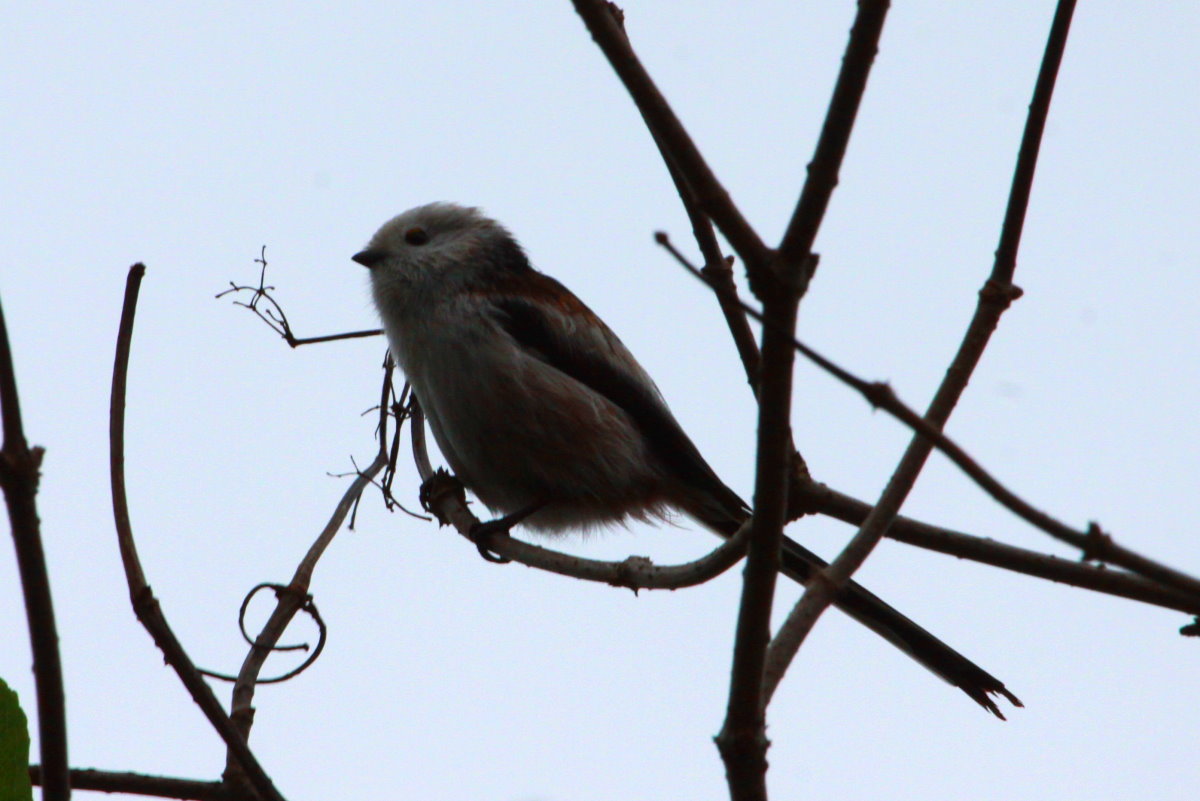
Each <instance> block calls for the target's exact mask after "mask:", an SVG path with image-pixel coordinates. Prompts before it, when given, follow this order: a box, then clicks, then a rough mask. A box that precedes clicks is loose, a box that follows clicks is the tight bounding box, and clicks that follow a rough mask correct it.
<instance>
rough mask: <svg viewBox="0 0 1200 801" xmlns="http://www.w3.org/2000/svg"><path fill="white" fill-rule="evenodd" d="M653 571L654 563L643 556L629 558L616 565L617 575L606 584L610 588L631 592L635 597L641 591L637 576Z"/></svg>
mask: <svg viewBox="0 0 1200 801" xmlns="http://www.w3.org/2000/svg"><path fill="white" fill-rule="evenodd" d="M653 569H654V562H652V561H651V560H650V559H649V558H648V557H645V556H629V557H626V558H625V559H624V560H623V561H621V562H618V563H617V573H616V575H615V576H613V578H612V581H610V582H608V583H609V586H612V587H625V588H627V589H630V590H633V594H634V595H637V594H638V590H639V589H641V583H640V582H639V581H638V576H639V575H641V574H648V573H649V572H650V571H651V570H653Z"/></svg>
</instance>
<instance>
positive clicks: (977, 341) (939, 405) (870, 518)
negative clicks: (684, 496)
mask: <svg viewBox="0 0 1200 801" xmlns="http://www.w3.org/2000/svg"><path fill="white" fill-rule="evenodd" d="M861 8H862V6H861V5H860V9H861ZM1073 9H1074V2H1073V0H1060V2H1059V6H1058V11H1057V12H1056V14H1055V21H1054V25H1053V26H1052V27H1051V31H1050V36H1049V41H1048V42H1047V46H1046V52H1045V55H1044V56H1043V58H1042V66H1041V69H1040V71H1039V77H1038V81H1037V85H1036V87H1035V89H1034V100H1033V102H1032V103H1031V105H1030V110H1029V118H1028V120H1027V122H1026V136H1025V137H1024V139H1023V140H1022V143H1021V148H1020V152H1019V153H1018V156H1017V170H1016V174H1015V175H1014V177H1013V187H1012V190H1011V192H1010V198H1017V200H1016V201H1010V203H1009V213H1008V214H1006V216H1005V222H1004V225H1003V227H1002V231H1001V239H1002V241H1009V240H1011V246H1010V249H1011V252H1012V253H1013V254H1015V253H1016V246H1017V241H1019V239H1020V233H1021V230H1020V229H1021V226H1020V222H1019V220H1023V219H1024V207H1025V206H1026V205H1027V204H1028V199H1029V185H1030V183H1031V182H1032V181H1033V172H1034V166H1035V165H1036V163H1037V148H1038V144H1039V142H1040V138H1041V131H1042V130H1043V128H1044V126H1045V118H1046V114H1047V112H1048V110H1049V107H1050V95H1051V94H1052V93H1053V90H1054V79H1055V76H1056V75H1057V74H1058V68H1059V65H1060V64H1061V59H1062V53H1063V49H1064V48H1065V46H1066V36H1067V32H1068V30H1069V28H1070V17H1071V12H1072V10H1073ZM1031 131H1032V132H1033V133H1032V134H1031V133H1030V132H1031ZM1017 207H1020V208H1019V209H1018V208H1017ZM1002 250H1003V249H1002ZM1000 254H1001V251H997V260H996V263H995V264H994V265H993V268H992V272H991V276H990V277H989V279H988V281H987V283H985V285H984V288H983V289H982V290H981V291H980V293H979V303H978V305H977V307H976V310H975V315H974V317H973V318H972V320H971V323H970V325H969V326H968V328H967V333H966V335H965V336H964V337H963V342H962V344H961V345H960V347H959V350H958V353H957V354H955V356H954V360H953V361H952V362H951V364H950V367H949V368H948V369H947V371H946V376H945V378H944V379H943V380H942V383H941V385H940V386H939V387H938V390H937V392H936V393H935V394H934V397H933V400H932V401H931V402H930V404H929V409H928V410H927V411H926V413H925V421H926V422H927V423H929V424H930V425H931V426H932V427H933V428H934V429H936V430H937V431H938V432H940V431H941V430H942V428H944V426H945V424H946V420H947V419H949V417H950V414H951V412H952V411H953V410H954V407H955V405H956V404H957V403H958V399H959V398H960V397H961V396H962V392H963V390H965V389H966V386H967V382H968V380H969V379H970V376H971V373H972V372H974V370H975V366H976V365H977V364H978V363H979V360H980V358H981V357H982V356H983V351H984V349H985V348H986V347H987V344H988V341H989V339H990V338H991V334H992V332H993V331H994V330H995V328H996V325H997V323H998V322H999V320H1000V315H1001V314H1003V312H1004V311H1005V309H1007V308H1008V305H1009V303H1010V302H1011V301H1012V300H1013V299H1014V298H1015V297H1016V296H1019V290H1017V289H1016V288H1015V287H1013V286H1012V284H1011V283H1010V280H1009V279H1010V278H1011V274H1012V271H1011V269H1008V270H1006V269H1005V268H1004V266H1002V265H1001V263H1000ZM933 445H934V444H933V440H932V439H931V438H930V437H928V436H926V435H925V434H922V433H918V434H916V435H915V436H914V437H913V439H912V441H911V442H910V443H909V445H908V448H907V449H906V450H905V452H904V455H903V456H902V457H901V459H900V463H899V464H898V465H897V466H896V470H895V472H894V473H893V474H892V477H891V479H890V480H889V481H888V484H887V487H886V488H885V489H884V491H883V493H882V495H881V496H880V498H879V501H878V502H877V503H876V504H875V508H874V509H872V510H871V512H870V513H869V514H868V515H867V519H866V520H864V521H863V523H862V527H861V528H859V530H858V533H857V534H855V535H854V537H853V539H851V540H850V543H849V544H847V545H846V547H845V548H844V549H843V550H842V553H841V554H839V555H838V557H837V558H836V559H835V560H834V561H833V562H832V563H831V564H830V565H829V567H828V568H826V569H825V571H824V575H823V577H822V578H823V580H820V581H814V582H813V583H812V584H810V585H809V587H808V588H807V589H806V590H805V592H804V595H803V596H802V597H801V599H800V601H799V602H798V603H797V604H796V606H795V608H794V609H793V610H792V612H791V613H790V614H789V615H788V619H787V621H785V623H784V624H783V626H781V628H780V630H779V632H778V633H777V635H776V638H775V642H773V643H772V646H771V655H770V658H769V663H770V667H769V670H770V671H771V676H772V679H773V682H774V683H773V684H772V685H771V687H770V688H769V689H768V697H769V695H770V692H772V691H773V689H774V687H775V686H777V685H778V681H779V679H780V678H782V675H783V673H784V671H785V670H786V667H787V665H788V664H789V663H790V662H791V660H792V658H793V657H794V656H795V654H796V652H797V651H798V650H799V648H800V645H801V644H802V643H803V641H804V638H805V637H806V636H807V635H808V632H809V631H811V629H812V626H813V624H814V623H815V622H816V620H817V618H818V617H819V616H820V615H821V613H822V612H824V611H825V609H827V608H829V605H830V603H831V602H832V601H833V598H834V595H835V594H836V592H837V590H838V589H839V588H840V587H842V586H844V585H845V583H846V582H847V581H849V579H850V576H851V575H852V574H853V573H854V571H855V570H857V569H858V567H859V566H860V565H862V563H863V561H865V560H866V558H867V556H869V555H870V553H871V551H872V549H874V547H875V545H876V544H877V543H878V542H879V540H880V539H881V538H882V537H883V535H884V534H885V533H886V532H887V529H888V527H889V526H890V525H891V523H892V521H893V520H894V519H895V517H896V515H897V514H898V513H899V511H900V506H901V505H902V504H903V503H904V500H905V499H906V498H907V497H908V493H909V492H910V491H911V490H912V487H913V485H914V484H915V483H916V480H917V476H918V475H919V474H920V472H921V468H922V467H924V465H925V461H926V459H928V457H929V454H930V453H931V452H932V450H933Z"/></svg>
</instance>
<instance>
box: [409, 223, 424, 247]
mask: <svg viewBox="0 0 1200 801" xmlns="http://www.w3.org/2000/svg"><path fill="white" fill-rule="evenodd" d="M404 241H405V242H407V243H408V244H410V245H424V244H425V243H426V242H428V241H429V234H427V233H426V232H425V229H424V228H422V227H420V226H419V225H418V226H413V227H412V228H409V229H408V230H407V231H405V232H404Z"/></svg>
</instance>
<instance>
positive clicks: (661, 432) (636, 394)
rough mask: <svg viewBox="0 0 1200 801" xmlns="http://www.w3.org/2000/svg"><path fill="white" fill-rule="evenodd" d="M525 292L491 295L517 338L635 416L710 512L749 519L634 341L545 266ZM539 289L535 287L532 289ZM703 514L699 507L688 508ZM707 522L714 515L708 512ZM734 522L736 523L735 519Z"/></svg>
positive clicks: (524, 287) (499, 314) (500, 317)
mask: <svg viewBox="0 0 1200 801" xmlns="http://www.w3.org/2000/svg"><path fill="white" fill-rule="evenodd" d="M532 275H533V276H535V280H534V281H532V282H529V281H528V278H529V275H525V276H522V282H521V288H522V290H523V291H522V292H521V294H516V293H494V294H492V295H491V296H490V300H491V305H492V307H493V308H494V309H495V314H494V315H493V317H494V319H495V320H496V322H497V323H498V324H499V325H500V327H501V328H502V329H503V330H504V331H505V332H507V333H508V335H509V336H511V337H512V338H513V339H514V340H515V341H516V342H517V344H518V345H520V346H521V347H522V348H524V349H525V350H526V351H527V352H529V353H531V354H533V355H535V356H536V357H537V358H538V359H540V360H541V361H543V362H545V363H546V364H548V365H550V366H551V367H553V368H555V369H556V370H558V371H559V372H561V373H563V374H564V375H566V376H569V377H570V378H572V379H574V380H576V381H578V382H579V383H581V384H583V385H584V386H586V387H588V388H589V389H591V390H592V391H593V392H595V393H596V394H598V395H600V396H602V397H604V398H606V399H607V400H609V401H610V402H612V403H613V404H614V405H615V406H617V407H618V408H619V409H621V410H622V411H624V412H625V413H626V414H627V415H629V417H630V419H632V420H633V422H634V424H635V425H636V426H637V427H638V430H639V431H641V433H642V435H643V436H644V437H645V438H646V441H647V442H648V443H649V444H650V448H651V452H652V453H654V455H655V456H656V457H658V458H659V459H660V460H661V461H662V462H663V464H664V465H665V466H666V467H667V468H668V470H669V471H670V474H671V475H672V476H674V477H675V478H677V479H678V480H679V482H680V485H681V487H686V488H689V489H691V490H698V491H699V492H698V493H697V497H698V498H700V497H702V498H704V499H705V503H704V505H705V506H708V507H712V506H714V501H715V508H710V509H706V510H704V511H705V512H706V515H705V516H711V515H713V514H717V515H718V516H720V517H722V518H729V519H731V520H732V519H733V518H736V519H737V520H739V521H740V520H741V519H744V517H745V514H746V510H747V507H746V504H745V502H744V501H742V499H741V498H739V497H738V495H737V493H735V492H734V491H733V490H731V489H729V488H728V487H727V486H725V484H724V483H723V482H722V481H721V479H720V478H718V477H717V474H716V473H715V472H714V471H713V469H712V468H711V467H709V465H708V462H706V461H704V457H703V456H701V455H700V451H699V450H698V449H697V448H696V446H695V445H694V444H693V443H692V441H691V439H690V438H689V437H688V435H687V434H686V433H685V432H684V430H683V428H682V427H680V425H679V423H678V422H676V420H675V417H674V416H673V415H672V414H671V411H670V409H668V408H667V404H666V402H665V401H664V400H663V399H662V396H661V395H660V394H659V391H658V388H657V387H656V386H655V385H654V382H653V381H652V380H651V379H650V376H649V375H647V374H646V371H645V370H643V369H642V366H641V365H640V364H638V363H637V360H636V359H634V357H633V354H631V353H630V352H629V350H628V348H626V347H625V345H624V344H623V343H622V342H621V340H620V339H618V338H617V335H616V334H614V333H613V332H612V331H611V330H610V329H609V328H608V326H607V325H605V324H604V322H603V321H602V320H601V319H600V318H599V317H597V316H596V315H595V313H593V312H592V310H591V309H589V308H588V307H587V306H585V305H584V303H583V301H581V300H579V298H577V297H575V295H573V294H572V293H571V291H570V290H568V289H567V288H566V287H564V286H563V285H562V284H560V283H558V282H557V281H555V280H554V279H553V278H550V277H549V276H547V275H544V274H542V273H538V272H533V273H532ZM531 288H532V289H533V291H534V292H536V294H530V291H529V290H530V289H531ZM687 511H688V512H689V513H692V514H697V516H699V514H698V510H696V509H691V508H689V509H687ZM702 522H708V521H705V520H703V519H702ZM735 528H736V526H735Z"/></svg>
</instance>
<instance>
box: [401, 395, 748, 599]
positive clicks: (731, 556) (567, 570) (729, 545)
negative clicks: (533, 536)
mask: <svg viewBox="0 0 1200 801" xmlns="http://www.w3.org/2000/svg"><path fill="white" fill-rule="evenodd" d="M409 419H410V420H411V421H412V434H411V436H412V447H413V461H414V463H415V464H416V465H417V472H418V473H419V474H420V476H421V482H422V488H421V493H422V497H423V498H424V500H425V502H426V504H427V505H428V507H429V508H430V510H431V511H432V512H433V513H434V514H435V515H436V516H437V518H438V520H439V521H440V522H442V523H443V525H446V524H448V525H451V526H453V527H454V529H455V530H456V531H458V533H459V534H461V535H462V536H463V537H465V538H466V539H468V540H470V541H471V542H474V543H475V544H477V545H479V546H481V547H482V548H484V549H485V550H486V551H487V552H489V553H493V554H496V555H497V556H499V557H501V558H502V560H503V561H512V562H519V563H520V564H523V565H525V566H527V567H533V568H537V569H539V570H545V571H547V572H550V573H557V574H559V575H562V576H569V577H571V578H577V579H582V580H584V581H595V582H600V583H604V584H610V585H612V586H614V587H625V588H627V589H631V590H633V591H635V592H637V591H638V590H678V589H683V588H685V587H692V586H695V585H697V584H703V583H704V582H706V581H710V580H711V579H713V578H715V577H717V576H719V575H720V574H721V573H724V572H725V571H726V570H728V569H729V568H730V567H732V566H733V565H735V564H737V562H738V560H740V559H741V558H742V556H743V555H744V554H745V551H746V542H747V540H748V539H749V536H750V527H749V526H742V528H741V529H740V530H739V531H738V532H737V533H736V534H735V535H734V536H733V537H731V538H730V539H728V540H726V541H725V542H723V543H722V544H721V545H720V546H718V547H717V548H716V549H714V550H713V551H711V552H710V553H708V554H706V555H704V556H702V557H701V558H699V559H697V560H695V561H693V562H688V563H685V564H682V565H670V566H665V567H664V566H658V565H655V564H654V563H653V562H651V561H650V560H649V559H647V558H646V557H644V556H630V557H628V558H626V559H623V560H622V561H620V562H606V561H601V560H598V559H584V558H583V557H579V556H572V555H571V554H566V553H562V552H561V551H553V550H550V549H549V548H542V547H540V546H538V545H532V544H530V543H528V542H523V541H521V540H518V539H516V538H515V537H512V536H507V535H503V534H496V533H492V534H488V535H485V536H483V537H479V536H477V535H476V531H477V527H478V526H479V525H480V521H479V518H477V517H476V516H475V515H474V514H473V513H472V512H471V510H470V509H469V508H467V503H466V496H465V495H464V493H463V487H462V484H461V483H460V482H459V481H458V480H457V479H455V478H453V477H452V476H451V475H450V474H449V473H447V472H445V471H444V470H439V471H435V470H434V469H433V465H432V464H431V463H430V461H429V451H428V449H427V448H426V446H425V436H424V431H425V415H424V414H423V413H422V412H421V407H420V404H419V403H418V402H417V401H416V399H415V398H414V399H413V401H412V402H411V403H410V407H409Z"/></svg>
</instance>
